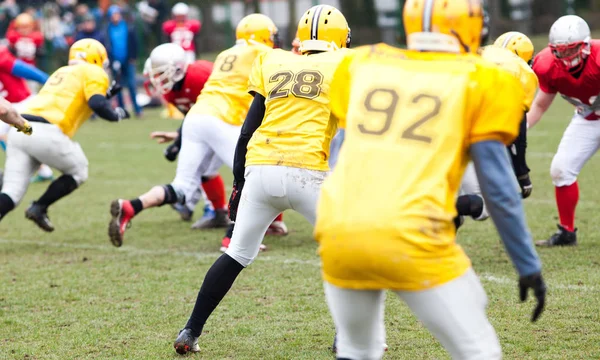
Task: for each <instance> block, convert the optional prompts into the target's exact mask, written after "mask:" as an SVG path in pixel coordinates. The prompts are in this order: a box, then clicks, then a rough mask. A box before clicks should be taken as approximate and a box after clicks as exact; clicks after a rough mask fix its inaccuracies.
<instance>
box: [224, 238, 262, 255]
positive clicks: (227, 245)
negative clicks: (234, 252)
mask: <svg viewBox="0 0 600 360" xmlns="http://www.w3.org/2000/svg"><path fill="white" fill-rule="evenodd" d="M230 243H231V239H230V238H229V237H227V236H225V237H223V240H221V248H220V249H219V250H220V251H221V252H225V251H227V249H229V244H230ZM258 249H259V251H265V250H267V245H265V244H260V247H259V248H258Z"/></svg>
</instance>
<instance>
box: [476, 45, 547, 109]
mask: <svg viewBox="0 0 600 360" xmlns="http://www.w3.org/2000/svg"><path fill="white" fill-rule="evenodd" d="M481 56H482V57H483V58H484V59H485V60H488V61H491V62H493V63H496V64H497V65H498V66H500V67H501V68H503V69H504V70H506V71H508V72H510V73H511V74H513V76H515V77H516V78H517V79H518V80H519V81H520V82H521V85H522V86H523V90H524V91H525V98H524V99H523V107H524V109H525V112H528V111H529V109H530V108H531V104H532V103H533V98H534V97H535V92H536V91H537V88H538V78H537V75H536V74H535V72H533V69H532V68H531V67H530V66H529V65H528V64H527V63H526V62H525V60H523V59H521V58H520V57H519V56H517V54H515V53H513V52H512V51H510V50H508V49H505V48H501V47H497V46H493V45H489V46H486V47H484V48H482V49H481Z"/></svg>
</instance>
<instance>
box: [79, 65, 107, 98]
mask: <svg viewBox="0 0 600 360" xmlns="http://www.w3.org/2000/svg"><path fill="white" fill-rule="evenodd" d="M84 76H85V78H84V80H83V94H84V95H85V99H86V100H89V99H90V98H91V97H92V96H94V95H102V96H106V91H107V90H108V75H107V74H106V72H105V71H104V70H102V68H100V67H99V66H96V65H92V66H88V67H86V69H85V71H84Z"/></svg>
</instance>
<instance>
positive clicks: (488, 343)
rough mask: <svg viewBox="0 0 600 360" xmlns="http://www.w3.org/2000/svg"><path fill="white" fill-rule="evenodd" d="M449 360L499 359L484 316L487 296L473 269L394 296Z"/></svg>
mask: <svg viewBox="0 0 600 360" xmlns="http://www.w3.org/2000/svg"><path fill="white" fill-rule="evenodd" d="M396 293H397V294H398V295H399V296H400V297H401V298H402V299H403V300H404V301H405V302H406V304H407V305H408V306H409V307H410V309H411V310H412V312H413V313H415V315H416V316H417V317H418V318H419V320H420V321H421V322H422V323H423V324H424V325H425V326H426V327H427V328H428V329H429V331H430V332H431V333H432V334H433V336H435V337H436V339H438V341H439V342H440V343H441V344H442V346H444V348H445V349H446V350H447V351H448V352H449V353H450V355H451V356H452V358H453V359H461V360H475V359H477V360H479V359H486V360H494V359H501V358H502V350H501V348H500V342H499V341H498V337H497V336H496V332H495V330H494V328H493V327H492V325H491V324H490V322H489V320H488V318H487V314H486V306H487V296H486V295H485V291H484V290H483V287H482V286H481V283H480V282H479V279H478V278H477V275H476V274H475V272H474V271H473V269H469V270H468V271H467V272H466V273H465V274H464V275H462V276H460V277H459V278H457V279H454V280H452V281H449V282H447V283H445V284H443V285H440V286H437V287H434V288H432V289H427V290H423V291H398V292H396Z"/></svg>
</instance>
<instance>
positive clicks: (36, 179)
mask: <svg viewBox="0 0 600 360" xmlns="http://www.w3.org/2000/svg"><path fill="white" fill-rule="evenodd" d="M52 180H54V175H50V176H42V175H40V174H36V175H35V176H33V177H32V178H31V179H29V182H30V183H32V184H35V183H41V182H45V181H52Z"/></svg>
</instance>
